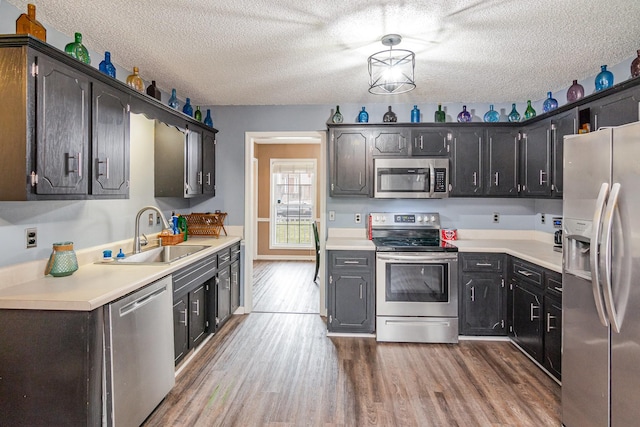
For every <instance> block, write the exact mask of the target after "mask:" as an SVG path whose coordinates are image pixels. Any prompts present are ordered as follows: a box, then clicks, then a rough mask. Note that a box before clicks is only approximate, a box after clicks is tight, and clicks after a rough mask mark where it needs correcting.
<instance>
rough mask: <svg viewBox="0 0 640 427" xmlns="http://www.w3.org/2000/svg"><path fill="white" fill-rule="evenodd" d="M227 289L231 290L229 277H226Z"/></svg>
mask: <svg viewBox="0 0 640 427" xmlns="http://www.w3.org/2000/svg"><path fill="white" fill-rule="evenodd" d="M227 289H231V277H227Z"/></svg>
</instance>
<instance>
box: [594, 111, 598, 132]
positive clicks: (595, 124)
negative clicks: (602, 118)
mask: <svg viewBox="0 0 640 427" xmlns="http://www.w3.org/2000/svg"><path fill="white" fill-rule="evenodd" d="M593 124H594V126H593V130H598V115H597V114H594V115H593Z"/></svg>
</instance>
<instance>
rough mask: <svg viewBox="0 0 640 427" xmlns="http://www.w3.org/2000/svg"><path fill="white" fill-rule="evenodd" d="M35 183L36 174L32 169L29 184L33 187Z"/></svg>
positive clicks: (36, 179)
mask: <svg viewBox="0 0 640 427" xmlns="http://www.w3.org/2000/svg"><path fill="white" fill-rule="evenodd" d="M37 183H38V174H37V173H35V172H34V171H31V186H32V187H35V186H36V184H37Z"/></svg>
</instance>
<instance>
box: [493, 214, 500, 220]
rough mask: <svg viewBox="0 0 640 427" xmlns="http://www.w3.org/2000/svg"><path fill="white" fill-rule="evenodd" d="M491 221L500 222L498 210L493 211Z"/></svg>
mask: <svg viewBox="0 0 640 427" xmlns="http://www.w3.org/2000/svg"><path fill="white" fill-rule="evenodd" d="M493 222H500V214H499V213H498V212H494V213H493Z"/></svg>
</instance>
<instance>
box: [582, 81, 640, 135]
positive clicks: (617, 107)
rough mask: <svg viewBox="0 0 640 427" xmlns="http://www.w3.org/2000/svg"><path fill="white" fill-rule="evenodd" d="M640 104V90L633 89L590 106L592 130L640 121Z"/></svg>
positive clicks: (602, 99)
mask: <svg viewBox="0 0 640 427" xmlns="http://www.w3.org/2000/svg"><path fill="white" fill-rule="evenodd" d="M639 102H640V88H638V87H633V88H629V89H627V90H625V91H622V92H620V93H617V94H615V95H610V96H607V97H605V98H601V99H598V100H596V101H594V102H592V103H590V104H588V107H589V108H590V110H591V129H592V130H598V129H599V128H601V127H604V126H620V125H624V124H627V123H633V122H637V121H638V120H639V119H640V117H638V103H639Z"/></svg>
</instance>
